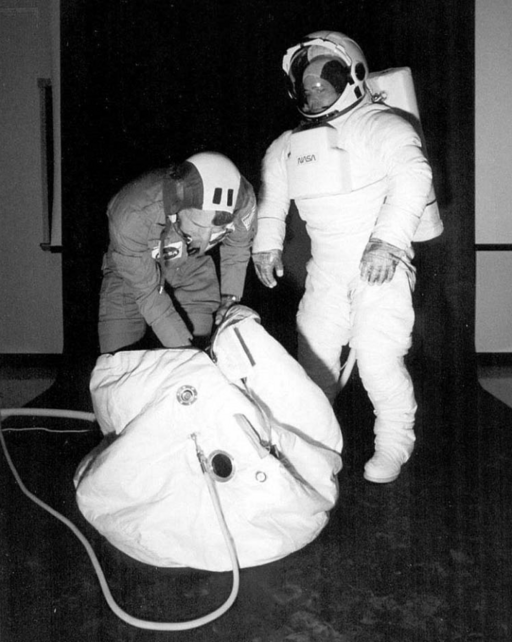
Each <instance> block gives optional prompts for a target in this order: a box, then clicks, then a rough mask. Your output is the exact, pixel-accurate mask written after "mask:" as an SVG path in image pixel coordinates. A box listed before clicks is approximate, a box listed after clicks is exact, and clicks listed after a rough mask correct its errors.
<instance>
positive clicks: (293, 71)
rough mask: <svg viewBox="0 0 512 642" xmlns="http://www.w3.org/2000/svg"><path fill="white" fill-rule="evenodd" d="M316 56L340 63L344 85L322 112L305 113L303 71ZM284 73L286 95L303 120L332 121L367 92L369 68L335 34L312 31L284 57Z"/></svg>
mask: <svg viewBox="0 0 512 642" xmlns="http://www.w3.org/2000/svg"><path fill="white" fill-rule="evenodd" d="M319 56H329V57H331V58H335V59H337V60H339V61H340V63H341V64H342V65H343V67H344V68H345V69H346V79H347V82H346V85H345V87H344V88H343V89H342V90H341V93H339V96H338V98H337V100H335V102H334V103H332V104H331V105H329V106H328V107H326V108H325V109H324V110H323V111H321V112H315V113H308V110H307V107H306V109H305V106H306V103H305V99H304V94H303V88H302V76H303V73H304V70H305V69H306V67H307V66H308V65H309V64H310V63H311V61H312V60H314V59H315V58H317V57H319ZM283 70H284V72H285V73H286V75H287V77H288V82H289V85H288V92H289V94H290V96H291V98H293V100H295V101H296V103H297V107H298V109H299V111H300V113H301V114H302V115H303V116H304V118H306V119H308V120H310V121H323V120H325V119H327V118H334V117H336V116H339V115H341V114H343V113H345V112H347V111H350V110H351V109H352V108H353V107H355V106H356V105H357V104H358V103H359V102H360V101H361V100H362V98H363V96H364V95H365V94H366V92H367V87H366V79H367V77H368V64H367V62H366V58H365V56H364V54H363V52H362V50H361V48H360V47H359V45H358V44H357V43H356V42H354V40H352V39H351V38H349V37H348V36H346V35H345V34H343V33H340V32H338V31H315V32H313V33H310V34H309V35H307V36H306V37H305V38H304V40H302V41H301V42H300V43H299V44H298V45H295V46H294V47H291V48H290V49H288V51H287V52H286V54H285V55H284V57H283Z"/></svg>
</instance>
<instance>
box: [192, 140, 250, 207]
mask: <svg viewBox="0 0 512 642" xmlns="http://www.w3.org/2000/svg"><path fill="white" fill-rule="evenodd" d="M186 162H187V163H190V164H191V165H193V166H194V167H195V168H196V169H197V171H198V173H199V176H200V177H201V182H202V203H201V204H200V205H199V204H197V205H196V208H197V209H200V210H217V211H218V210H220V211H223V212H229V213H230V214H232V213H233V212H234V210H235V206H236V201H237V198H238V191H239V189H240V180H241V176H240V172H239V171H238V169H237V167H236V166H235V164H234V163H232V162H231V161H230V160H229V158H227V157H226V156H223V155H222V154H219V153H218V152H201V153H199V154H194V155H193V156H191V157H190V158H187V160H186Z"/></svg>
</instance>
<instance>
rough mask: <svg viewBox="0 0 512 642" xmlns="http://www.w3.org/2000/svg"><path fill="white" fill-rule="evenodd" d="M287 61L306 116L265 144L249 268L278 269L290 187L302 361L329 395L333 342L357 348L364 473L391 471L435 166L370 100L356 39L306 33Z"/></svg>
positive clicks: (430, 227) (335, 385)
mask: <svg viewBox="0 0 512 642" xmlns="http://www.w3.org/2000/svg"><path fill="white" fill-rule="evenodd" d="M284 68H285V71H286V72H287V73H288V76H289V79H290V87H291V89H290V93H291V95H292V96H293V97H294V98H295V99H296V100H297V102H298V106H299V111H301V113H302V115H303V116H304V117H305V119H306V122H305V123H304V124H303V125H302V126H300V127H299V128H297V129H296V130H294V131H287V132H285V133H284V134H282V135H281V136H280V137H279V138H278V139H277V140H275V141H274V142H273V143H272V145H271V146H270V147H269V149H268V151H267V153H266V155H265V158H264V161H263V169H262V190H261V194H260V203H259V209H258V232H257V235H256V238H255V242H254V245H253V259H254V263H255V267H256V271H257V273H258V276H259V277H260V279H261V280H262V282H263V283H264V284H265V285H267V286H269V287H273V286H274V285H275V284H276V281H275V278H274V272H275V274H276V275H277V276H281V275H282V273H283V266H282V262H281V249H282V247H283V243H284V236H285V219H286V216H287V214H288V210H289V206H290V201H291V200H292V199H293V200H294V201H295V203H296V206H297V209H298V212H299V214H300V216H301V218H302V219H303V220H304V221H305V223H306V229H307V232H308V234H309V236H310V238H311V259H310V261H309V262H308V265H307V279H306V289H305V294H304V297H303V299H302V301H301V302H300V305H299V310H298V314H297V328H298V333H299V337H298V339H299V341H298V343H299V355H298V356H299V361H300V363H301V364H302V365H303V366H304V368H305V369H306V371H307V372H308V374H309V375H310V377H311V378H312V379H313V380H314V381H316V383H317V384H318V385H319V386H320V387H321V388H322V389H323V390H324V392H325V394H326V395H327V397H328V398H329V399H330V400H331V401H333V400H334V398H335V397H336V394H337V392H338V390H339V377H340V367H341V366H340V355H341V349H342V347H343V346H345V345H347V344H348V345H350V346H351V347H352V348H354V349H355V351H356V355H357V363H358V369H359V374H360V376H361V379H362V382H363V385H364V387H365V389H366V390H367V392H368V395H369V397H370V399H371V401H372V403H373V406H374V410H375V415H376V421H375V426H374V432H375V455H374V457H373V458H372V459H371V460H370V461H369V462H367V464H366V466H365V477H366V478H367V479H368V480H370V481H374V482H389V481H393V480H394V479H396V477H398V474H399V472H400V467H401V465H402V464H403V463H404V462H405V461H407V459H408V458H409V457H410V455H411V453H412V450H413V447H414V440H415V435H414V430H413V426H414V417H415V412H416V402H415V397H414V390H413V384H412V381H411V378H410V375H409V373H408V372H407V370H406V368H405V365H404V355H405V354H406V353H407V351H408V349H409V347H410V345H411V335H412V328H413V323H414V311H413V306H412V298H411V292H412V289H413V287H414V281H415V268H414V266H413V265H412V263H411V261H412V259H413V256H414V254H413V249H412V246H411V243H412V241H413V240H415V234H416V233H417V230H418V226H419V224H420V219H421V218H422V215H423V214H424V211H425V207H426V205H427V202H428V197H429V194H430V193H431V187H432V173H431V169H430V166H429V164H428V162H427V160H426V158H425V155H424V153H423V151H422V148H421V139H420V136H419V135H418V133H417V132H416V131H415V129H414V127H413V126H412V125H411V124H409V123H408V122H407V121H406V120H405V119H403V118H402V117H401V116H399V115H397V113H395V112H394V111H393V110H391V109H390V108H388V107H387V106H386V105H384V104H377V103H375V102H373V99H372V96H371V95H370V94H369V92H368V90H367V87H366V83H365V79H366V78H367V75H368V69H367V65H366V61H365V59H364V56H363V54H362V52H361V50H360V49H359V47H358V46H357V45H356V43H354V42H353V41H352V40H350V39H349V38H347V37H346V36H344V35H342V34H339V33H336V32H317V33H315V34H311V35H310V36H308V38H307V39H306V40H305V41H304V42H302V43H301V44H300V45H298V46H297V47H294V48H292V49H291V50H289V52H288V53H287V55H286V56H285V59H284ZM333 88H334V103H330V104H329V100H327V104H326V100H325V98H322V96H325V95H326V94H325V92H326V91H327V92H331V95H333V92H332V89H333ZM315 92H319V93H318V94H317V95H318V96H319V98H318V99H317V98H315V95H314V93H315ZM322 100H323V103H322ZM315 101H316V102H315ZM441 230H442V224H441V221H440V220H439V218H437V219H435V218H434V219H432V220H430V221H425V220H424V221H423V222H422V232H421V236H422V240H425V239H426V238H433V237H434V236H437V235H438V234H439V233H440V232H441Z"/></svg>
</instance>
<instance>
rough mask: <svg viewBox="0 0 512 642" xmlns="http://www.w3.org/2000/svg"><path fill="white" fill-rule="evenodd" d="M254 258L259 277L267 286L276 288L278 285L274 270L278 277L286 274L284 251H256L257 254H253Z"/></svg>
mask: <svg viewBox="0 0 512 642" xmlns="http://www.w3.org/2000/svg"><path fill="white" fill-rule="evenodd" d="M252 260H253V263H254V267H255V269H256V274H257V275H258V279H259V280H260V281H261V282H262V283H263V285H266V286H267V288H274V287H275V286H276V285H277V281H276V279H275V277H274V272H275V275H276V276H278V277H281V276H283V274H284V267H283V253H282V251H281V250H269V251H268V252H256V254H253V255H252Z"/></svg>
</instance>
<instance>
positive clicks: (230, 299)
mask: <svg viewBox="0 0 512 642" xmlns="http://www.w3.org/2000/svg"><path fill="white" fill-rule="evenodd" d="M239 301H240V297H238V296H235V295H234V294H223V295H222V296H221V299H220V306H219V309H218V310H217V312H216V313H215V325H219V324H220V323H222V320H223V319H224V316H225V315H226V312H227V311H228V310H229V308H230V307H231V306H232V305H235V303H239Z"/></svg>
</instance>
